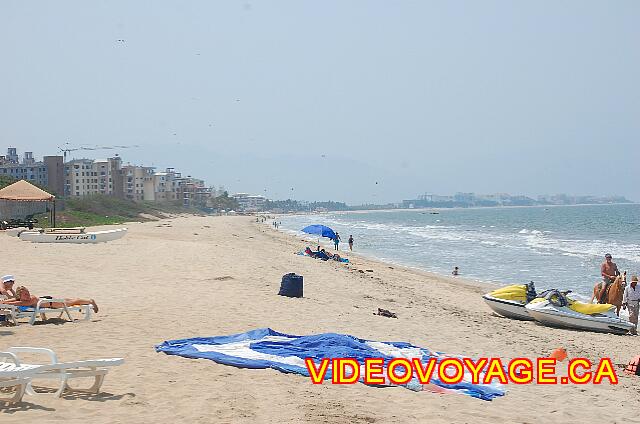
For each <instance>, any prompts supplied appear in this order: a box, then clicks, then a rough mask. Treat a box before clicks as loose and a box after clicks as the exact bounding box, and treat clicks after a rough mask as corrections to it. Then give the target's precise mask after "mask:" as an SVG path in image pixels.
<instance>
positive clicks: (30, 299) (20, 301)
mask: <svg viewBox="0 0 640 424" xmlns="http://www.w3.org/2000/svg"><path fill="white" fill-rule="evenodd" d="M40 300H42V299H40V298H39V297H37V296H33V295H32V294H31V293H30V292H29V289H27V288H26V287H25V286H20V287H18V288H17V289H16V298H15V299H12V300H3V301H2V302H1V303H3V304H6V305H15V306H31V307H35V306H36V305H37V304H38V302H39V301H40ZM80 305H91V306H92V307H93V311H94V312H95V313H98V305H97V304H96V302H95V300H93V299H89V300H87V299H64V303H62V302H42V303H41V304H40V306H42V307H44V308H64V307H65V306H80Z"/></svg>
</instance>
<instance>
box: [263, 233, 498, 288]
mask: <svg viewBox="0 0 640 424" xmlns="http://www.w3.org/2000/svg"><path fill="white" fill-rule="evenodd" d="M264 224H266V222H265V223H264ZM268 227H269V229H270V230H271V231H273V232H275V233H277V234H280V235H283V236H284V237H286V238H287V239H290V240H291V241H294V240H296V241H299V240H300V239H299V237H298V236H297V235H295V234H293V233H290V232H289V231H293V230H287V229H283V230H281V229H274V228H273V227H271V226H268ZM311 241H313V240H305V242H306V243H309V242H311ZM342 244H345V245H347V246H348V244H346V243H344V242H343V243H342ZM320 245H321V246H322V247H324V248H325V250H326V249H330V250H331V252H334V251H333V249H332V245H331V244H330V243H326V242H324V240H321V243H320ZM301 246H302V245H301ZM309 247H312V248H313V246H311V245H309ZM303 249H304V247H301V249H300V250H303ZM338 253H339V254H340V256H341V257H343V258H347V259H349V262H351V257H355V258H358V259H360V260H363V261H368V262H372V263H376V264H378V265H380V266H387V267H389V266H392V267H394V269H403V270H406V271H410V272H413V273H416V274H420V275H422V276H424V277H426V278H437V279H448V280H451V281H452V282H453V281H460V282H462V283H464V284H465V285H469V286H474V287H478V288H482V289H486V290H493V289H495V288H497V287H500V285H504V284H505V283H499V282H494V281H482V280H477V279H474V278H469V277H465V276H463V275H458V276H455V277H454V276H453V275H447V274H440V273H437V272H433V271H429V270H426V269H424V268H420V267H418V266H411V265H405V264H402V263H398V262H393V261H390V260H387V259H384V258H378V257H376V256H370V255H367V254H366V253H360V252H357V251H349V250H339V251H338Z"/></svg>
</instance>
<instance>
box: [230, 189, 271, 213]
mask: <svg viewBox="0 0 640 424" xmlns="http://www.w3.org/2000/svg"><path fill="white" fill-rule="evenodd" d="M231 197H233V198H234V199H236V201H237V202H238V205H239V206H240V210H241V211H243V212H258V211H261V210H263V209H264V205H265V203H266V202H267V198H266V197H264V196H254V195H250V194H247V193H236V194H234V195H233V196H231Z"/></svg>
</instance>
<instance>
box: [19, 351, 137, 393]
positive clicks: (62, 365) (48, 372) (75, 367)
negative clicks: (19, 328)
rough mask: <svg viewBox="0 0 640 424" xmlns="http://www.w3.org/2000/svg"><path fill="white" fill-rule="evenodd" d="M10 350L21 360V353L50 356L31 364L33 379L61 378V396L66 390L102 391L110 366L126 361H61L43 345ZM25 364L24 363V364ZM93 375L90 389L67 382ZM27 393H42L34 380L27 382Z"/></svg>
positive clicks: (57, 391)
mask: <svg viewBox="0 0 640 424" xmlns="http://www.w3.org/2000/svg"><path fill="white" fill-rule="evenodd" d="M7 351H8V352H10V353H12V354H14V355H15V357H16V358H17V359H18V360H19V359H20V357H19V354H25V353H26V354H44V355H46V356H47V357H48V363H43V364H37V365H31V366H33V367H36V368H35V373H34V374H33V375H32V376H31V377H32V380H33V379H35V380H40V379H51V380H59V384H58V387H57V390H56V392H54V393H53V394H54V395H55V396H58V397H61V396H62V393H63V392H64V391H65V390H72V391H82V392H88V393H100V387H101V386H102V383H103V382H104V377H105V376H106V375H107V373H108V372H109V368H110V367H112V366H116V365H121V364H123V363H124V359H123V358H109V359H94V360H88V361H75V362H59V361H58V357H57V355H56V354H55V352H54V351H52V350H51V349H45V348H41V347H10V348H9V349H7ZM23 365H24V364H23ZM88 377H93V379H94V381H93V385H92V386H91V387H89V388H88V389H76V388H71V387H70V386H69V384H68V383H67V382H68V381H69V380H71V379H74V378H88ZM26 393H27V394H29V395H36V394H41V393H40V392H36V391H35V390H34V389H33V386H32V381H29V382H27V386H26Z"/></svg>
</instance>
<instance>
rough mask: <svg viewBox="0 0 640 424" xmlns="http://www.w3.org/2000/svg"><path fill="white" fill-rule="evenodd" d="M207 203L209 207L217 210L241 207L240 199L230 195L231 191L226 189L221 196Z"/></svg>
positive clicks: (235, 209)
mask: <svg viewBox="0 0 640 424" xmlns="http://www.w3.org/2000/svg"><path fill="white" fill-rule="evenodd" d="M207 203H208V206H209V207H211V208H213V209H217V210H223V209H224V210H225V211H231V210H234V211H237V210H238V209H239V208H240V205H239V204H238V201H237V200H236V199H234V198H233V197H229V193H227V192H226V191H225V192H224V193H222V194H221V195H220V196H218V197H214V198H212V199H210V200H209V201H208V202H207Z"/></svg>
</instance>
